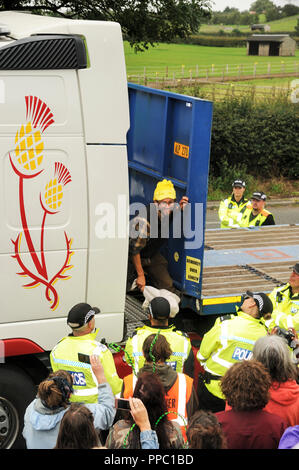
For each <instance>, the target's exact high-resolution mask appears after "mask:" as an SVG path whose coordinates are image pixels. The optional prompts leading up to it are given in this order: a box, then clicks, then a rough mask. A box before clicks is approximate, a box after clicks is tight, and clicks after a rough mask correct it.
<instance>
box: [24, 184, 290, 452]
mask: <svg viewBox="0 0 299 470" xmlns="http://www.w3.org/2000/svg"><path fill="white" fill-rule="evenodd" d="M244 191H245V183H244V181H241V180H236V181H234V183H233V194H232V196H231V197H230V198H228V199H227V200H225V201H223V202H222V203H221V206H220V209H219V216H220V219H221V223H222V226H223V228H225V227H226V228H234V227H236V226H250V225H265V224H270V225H271V224H273V223H274V218H273V216H272V214H270V213H269V212H268V211H266V210H265V208H264V205H265V201H266V196H265V194H264V193H262V192H255V193H254V194H253V195H252V198H251V202H250V203H249V201H248V200H247V199H245V198H244ZM175 199H176V193H175V190H174V187H173V185H172V183H171V182H170V181H167V180H163V181H162V182H160V183H158V185H157V188H156V190H155V193H154V210H156V211H157V215H158V218H157V222H158V235H159V236H158V239H156V238H152V237H151V230H150V223H149V218H148V219H144V220H143V219H141V218H140V217H139V218H138V220H135V223H136V224H137V225H138V230H139V236H137V237H134V238H132V239H130V247H129V265H128V290H130V288H131V287H130V286H131V281H132V280H135V281H136V282H135V285H136V286H137V289H139V290H140V292H144V289H145V286H146V279H147V276H148V275H149V276H150V278H151V279H154V280H155V285H156V286H157V287H158V288H159V289H167V291H169V292H173V293H175V291H176V289H175V287H174V285H173V281H172V279H171V277H170V276H169V273H168V268H167V262H166V260H165V258H163V256H162V255H161V253H160V249H161V247H162V246H163V244H164V243H165V241H166V240H165V239H164V238H163V236H162V233H161V221H162V219H163V217H169V216H170V215H171V213H172V210H173V205H174V203H175ZM187 203H188V198H186V197H185V196H184V197H183V198H182V199H181V200H180V203H179V204H178V205H177V210H178V211H183V210H184V208H185V206H186V204H187ZM147 215H148V216H149V211H148V213H147ZM246 224H247V225H246ZM99 312H100V310H99V309H98V308H96V307H92V306H91V305H89V304H86V303H80V304H77V305H74V306H73V307H72V308H71V310H70V311H69V313H68V317H67V324H68V326H69V327H70V329H71V333H70V334H69V335H68V336H66V337H64V338H62V339H61V340H60V341H59V342H58V344H57V345H56V346H55V347H54V348H53V350H52V351H51V354H50V360H51V367H52V372H51V374H50V375H49V377H47V378H46V379H45V380H43V381H42V382H41V383H40V384H39V387H38V391H37V396H36V398H35V399H34V400H33V402H32V403H30V404H29V406H28V408H27V410H26V413H25V416H24V429H23V436H24V439H25V441H26V446H27V448H28V449H54V448H55V449H71V448H72V449H75V448H76V449H161V450H164V449H187V448H188V449H278V448H279V449H286V448H296V446H299V378H298V368H297V363H298V362H299V361H298V357H297V356H298V355H299V354H298V351H299V346H298V345H299V341H298V340H297V334H296V331H299V263H296V264H295V265H294V266H293V267H292V273H291V275H290V278H289V282H288V283H287V284H286V285H284V286H281V287H279V288H276V289H274V290H273V292H272V293H271V294H270V295H266V294H265V293H263V292H257V293H253V292H250V291H247V292H246V293H245V294H244V296H243V299H242V302H241V305H240V306H239V307H238V308H237V310H236V312H235V313H234V314H229V315H224V316H219V317H218V318H217V319H216V321H215V324H214V326H213V327H212V328H211V329H210V330H209V331H207V332H206V334H205V335H204V336H203V338H202V340H201V343H200V347H199V348H198V350H197V352H196V353H195V352H194V349H193V347H192V344H191V341H190V338H189V336H188V334H186V333H184V332H182V331H178V330H177V329H176V328H175V327H174V326H173V325H172V324H171V323H170V321H171V305H170V302H169V300H168V299H167V298H165V297H163V296H156V297H154V298H153V299H152V300H151V301H150V302H149V305H148V314H149V316H148V323H149V324H145V325H144V327H142V328H137V329H136V331H135V332H134V333H133V335H132V337H130V338H129V339H128V340H127V341H126V344H125V345H124V347H123V354H124V360H125V361H126V362H127V364H128V365H129V366H131V373H128V374H127V375H126V376H124V377H120V376H119V374H118V372H117V370H116V367H115V363H114V360H113V354H112V352H111V350H110V348H109V345H107V344H104V343H103V342H99V341H98V340H97V339H96V338H97V335H98V330H96V329H95V320H96V315H97V314H98V313H99ZM195 362H197V365H200V373H199V376H198V377H195V370H198V369H197V368H196V367H195ZM195 379H196V380H195ZM195 383H196V384H197V385H196V387H195Z"/></svg>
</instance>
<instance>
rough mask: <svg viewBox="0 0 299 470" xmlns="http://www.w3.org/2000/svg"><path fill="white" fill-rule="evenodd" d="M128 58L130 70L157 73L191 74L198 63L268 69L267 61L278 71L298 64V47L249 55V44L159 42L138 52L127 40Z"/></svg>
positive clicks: (127, 62)
mask: <svg viewBox="0 0 299 470" xmlns="http://www.w3.org/2000/svg"><path fill="white" fill-rule="evenodd" d="M124 47H125V58H126V66H127V74H128V76H129V75H133V74H142V73H143V72H144V68H146V72H147V73H149V72H151V73H155V72H162V71H165V69H166V67H167V68H168V72H169V73H171V72H172V71H177V72H178V71H182V70H183V71H184V73H186V75H187V76H188V73H189V71H190V70H191V69H193V70H195V68H196V66H198V67H199V68H200V69H207V68H211V67H212V65H214V66H215V68H216V67H220V66H221V67H226V66H227V65H228V66H229V67H230V68H231V67H232V66H235V67H236V69H237V67H238V66H241V65H243V66H244V67H246V66H254V64H256V66H257V69H258V70H259V68H261V67H263V68H264V69H265V70H266V69H267V64H269V63H270V64H271V66H275V67H276V68H277V70H278V72H279V68H280V67H283V66H284V65H285V66H287V65H288V66H289V64H292V65H293V64H296V63H297V64H299V50H298V49H297V50H296V56H295V57H258V56H247V54H246V47H208V46H196V45H190V44H158V45H157V46H156V47H150V48H149V49H148V50H147V51H145V52H139V53H137V54H136V53H135V52H134V51H133V49H132V48H131V47H130V45H129V43H128V42H125V44H124Z"/></svg>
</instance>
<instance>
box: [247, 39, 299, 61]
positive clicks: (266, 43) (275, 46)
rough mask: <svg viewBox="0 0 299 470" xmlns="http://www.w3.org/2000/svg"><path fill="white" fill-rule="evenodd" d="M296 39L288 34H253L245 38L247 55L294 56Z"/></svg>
mask: <svg viewBox="0 0 299 470" xmlns="http://www.w3.org/2000/svg"><path fill="white" fill-rule="evenodd" d="M295 50H296V41H295V40H294V39H292V38H291V37H290V36H289V35H288V34H253V35H252V36H251V37H249V38H248V39H247V55H259V56H281V57H282V56H294V55H295Z"/></svg>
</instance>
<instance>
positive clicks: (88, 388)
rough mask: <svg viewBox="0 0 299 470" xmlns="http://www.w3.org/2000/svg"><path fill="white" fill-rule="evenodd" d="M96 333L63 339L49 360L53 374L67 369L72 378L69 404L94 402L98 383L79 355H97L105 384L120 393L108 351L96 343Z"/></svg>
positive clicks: (114, 391) (120, 383) (96, 397)
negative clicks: (72, 390)
mask: <svg viewBox="0 0 299 470" xmlns="http://www.w3.org/2000/svg"><path fill="white" fill-rule="evenodd" d="M97 334H98V330H97V331H96V332H95V333H90V334H88V335H83V336H66V337H64V338H62V339H61V340H60V341H59V342H58V343H57V345H56V346H55V347H54V348H53V350H52V351H51V354H50V361H51V366H52V369H53V372H56V371H57V370H60V369H62V370H66V371H68V372H69V373H70V374H71V375H72V377H73V388H74V394H73V395H72V396H71V398H70V401H71V402H84V403H97V402H98V383H97V380H96V377H95V375H94V373H93V372H92V369H91V365H90V364H86V363H84V362H80V361H79V360H78V353H83V354H87V355H88V356H91V355H97V356H99V359H100V361H101V363H102V365H103V368H104V373H105V376H106V379H107V382H108V383H109V384H110V386H111V388H112V391H113V393H114V395H116V394H118V393H120V391H121V388H122V383H123V381H122V379H120V378H119V377H118V375H117V372H116V368H115V364H114V360H113V356H112V353H111V351H110V350H109V349H108V348H107V347H106V346H105V345H103V344H101V343H99V342H98V341H96V340H95V338H96V336H97Z"/></svg>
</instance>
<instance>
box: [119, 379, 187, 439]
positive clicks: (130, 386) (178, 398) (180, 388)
mask: <svg viewBox="0 0 299 470" xmlns="http://www.w3.org/2000/svg"><path fill="white" fill-rule="evenodd" d="M136 382H137V377H136V376H135V375H134V374H131V375H127V376H126V377H124V391H123V397H124V398H127V399H128V398H129V397H132V396H133V392H134V388H135V385H136ZM192 387H193V379H192V378H191V377H189V376H188V375H185V374H182V373H178V375H177V379H176V381H175V383H174V384H173V386H172V387H171V388H170V389H169V390H168V392H167V393H166V394H165V399H166V406H167V411H168V412H171V411H172V412H173V413H169V414H168V415H167V416H168V419H169V420H170V421H176V422H177V423H178V424H179V425H180V427H181V431H182V434H183V436H184V439H186V430H185V426H187V424H188V418H187V408H186V405H187V403H188V401H189V400H190V397H191V393H192Z"/></svg>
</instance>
